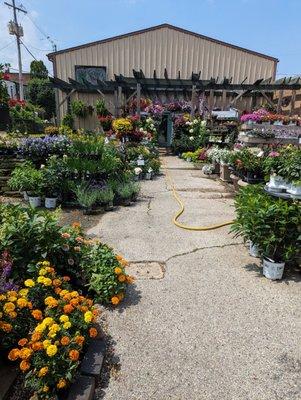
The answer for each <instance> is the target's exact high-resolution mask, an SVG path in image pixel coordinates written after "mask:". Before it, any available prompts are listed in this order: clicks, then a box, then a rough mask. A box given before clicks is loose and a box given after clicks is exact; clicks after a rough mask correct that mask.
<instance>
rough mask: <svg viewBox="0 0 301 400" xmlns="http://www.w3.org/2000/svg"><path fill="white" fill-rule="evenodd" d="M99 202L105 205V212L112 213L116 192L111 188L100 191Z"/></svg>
mask: <svg viewBox="0 0 301 400" xmlns="http://www.w3.org/2000/svg"><path fill="white" fill-rule="evenodd" d="M98 200H99V201H100V203H101V204H102V205H103V207H104V209H105V211H112V210H113V209H114V204H113V201H114V192H113V190H112V189H111V188H106V189H102V190H99V192H98Z"/></svg>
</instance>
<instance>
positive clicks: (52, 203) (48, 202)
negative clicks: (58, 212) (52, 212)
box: [45, 197, 57, 208]
mask: <svg viewBox="0 0 301 400" xmlns="http://www.w3.org/2000/svg"><path fill="white" fill-rule="evenodd" d="M56 203H57V197H45V208H56Z"/></svg>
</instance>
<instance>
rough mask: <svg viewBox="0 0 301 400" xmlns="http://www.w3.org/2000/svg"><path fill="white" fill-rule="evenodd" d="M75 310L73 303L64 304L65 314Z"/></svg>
mask: <svg viewBox="0 0 301 400" xmlns="http://www.w3.org/2000/svg"><path fill="white" fill-rule="evenodd" d="M73 310H74V307H73V306H72V305H71V304H66V305H65V306H64V313H65V314H70V313H72V311H73Z"/></svg>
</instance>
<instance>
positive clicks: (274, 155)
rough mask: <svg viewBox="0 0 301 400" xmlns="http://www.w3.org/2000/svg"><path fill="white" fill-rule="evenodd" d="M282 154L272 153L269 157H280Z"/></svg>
mask: <svg viewBox="0 0 301 400" xmlns="http://www.w3.org/2000/svg"><path fill="white" fill-rule="evenodd" d="M279 156H280V153H278V151H271V152H270V153H269V157H279Z"/></svg>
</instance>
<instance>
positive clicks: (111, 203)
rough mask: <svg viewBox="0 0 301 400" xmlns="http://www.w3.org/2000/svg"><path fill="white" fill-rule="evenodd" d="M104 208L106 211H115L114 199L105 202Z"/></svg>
mask: <svg viewBox="0 0 301 400" xmlns="http://www.w3.org/2000/svg"><path fill="white" fill-rule="evenodd" d="M104 209H105V211H113V210H114V204H113V201H110V202H109V203H107V204H105V206H104Z"/></svg>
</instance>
